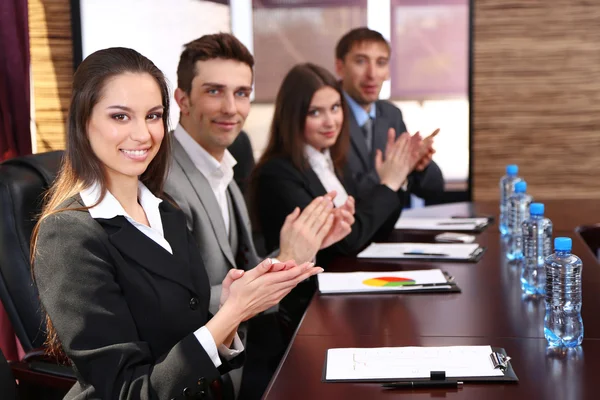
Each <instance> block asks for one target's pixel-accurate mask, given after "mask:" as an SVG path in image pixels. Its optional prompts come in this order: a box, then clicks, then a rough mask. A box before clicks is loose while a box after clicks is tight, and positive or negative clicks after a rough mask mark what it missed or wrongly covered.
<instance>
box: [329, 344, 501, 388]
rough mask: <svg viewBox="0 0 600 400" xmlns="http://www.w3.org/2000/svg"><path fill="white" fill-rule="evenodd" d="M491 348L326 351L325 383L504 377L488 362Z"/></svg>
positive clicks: (388, 348) (396, 348)
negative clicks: (440, 375)
mask: <svg viewBox="0 0 600 400" xmlns="http://www.w3.org/2000/svg"><path fill="white" fill-rule="evenodd" d="M491 353H492V347H491V346H445V347H379V348H363V349H356V348H345V349H329V350H327V365H326V372H325V379H326V380H377V379H410V378H429V377H430V373H431V371H445V372H446V377H448V378H465V377H491V376H503V375H504V374H503V373H502V371H501V370H499V369H495V368H494V365H493V364H492V360H491V358H490V354H491Z"/></svg>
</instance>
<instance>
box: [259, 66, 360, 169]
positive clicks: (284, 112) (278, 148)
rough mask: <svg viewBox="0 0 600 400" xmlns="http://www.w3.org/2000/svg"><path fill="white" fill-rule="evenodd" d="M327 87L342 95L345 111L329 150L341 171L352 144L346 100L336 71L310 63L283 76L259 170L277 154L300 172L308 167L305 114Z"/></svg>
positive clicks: (341, 99) (336, 167)
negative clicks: (335, 74) (338, 130)
mask: <svg viewBox="0 0 600 400" xmlns="http://www.w3.org/2000/svg"><path fill="white" fill-rule="evenodd" d="M324 87H331V88H333V89H335V90H336V91H337V92H338V93H339V94H340V101H341V103H342V110H343V113H344V121H343V123H342V128H341V132H340V135H339V136H338V138H337V140H336V142H335V144H334V145H333V146H331V148H330V149H329V152H330V154H331V159H332V161H333V165H334V167H335V169H336V171H337V172H338V173H340V174H341V172H342V168H343V166H344V164H345V162H346V151H347V150H348V145H349V143H350V131H349V123H348V107H347V104H346V99H345V97H344V95H343V93H342V89H341V88H340V85H339V82H338V81H337V80H336V79H335V77H334V76H333V74H332V73H331V72H329V71H327V70H326V69H325V68H323V67H320V66H318V65H315V64H311V63H305V64H298V65H296V66H295V67H293V68H292V69H291V70H290V71H289V72H288V73H287V75H286V76H285V78H284V79H283V83H282V84H281V87H280V88H279V92H278V93H277V99H276V101H275V112H274V115H273V122H272V123H271V130H270V136H269V142H268V144H267V148H266V149H265V152H264V153H263V155H262V156H261V158H260V160H259V161H258V163H257V165H256V169H255V170H256V171H257V172H258V171H259V170H260V168H261V166H262V165H264V164H265V163H266V162H267V161H269V160H271V159H272V158H276V157H284V158H288V159H289V160H290V161H291V162H292V163H293V164H294V166H295V167H296V168H297V169H299V170H300V171H303V170H305V169H306V168H308V163H307V161H306V159H305V157H304V143H305V140H304V129H305V127H306V117H307V115H308V109H309V107H310V102H311V101H312V98H313V96H314V94H315V93H316V92H317V90H319V89H321V88H324Z"/></svg>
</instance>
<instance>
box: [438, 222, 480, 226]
mask: <svg viewBox="0 0 600 400" xmlns="http://www.w3.org/2000/svg"><path fill="white" fill-rule="evenodd" d="M436 225H440V226H446V225H475V223H474V222H438V223H437V224H436Z"/></svg>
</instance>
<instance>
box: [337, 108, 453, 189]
mask: <svg viewBox="0 0 600 400" xmlns="http://www.w3.org/2000/svg"><path fill="white" fill-rule="evenodd" d="M375 112H376V116H375V124H374V125H373V152H372V153H369V152H368V150H367V144H366V141H365V135H364V133H363V131H362V129H361V127H360V126H358V122H356V118H355V117H354V114H353V113H352V112H349V113H348V114H349V115H350V142H351V146H350V151H349V152H348V161H347V165H348V168H349V170H350V173H351V176H352V178H353V180H354V181H355V182H356V184H357V185H358V188H359V191H361V192H362V191H368V190H370V189H372V188H373V187H374V186H375V185H377V184H379V175H377V171H376V170H375V150H376V149H379V150H381V151H382V152H384V154H385V147H386V144H387V132H388V130H389V129H390V128H394V129H395V130H396V137H398V136H400V135H401V134H402V133H403V132H406V125H405V124H404V121H403V119H402V112H401V111H400V109H398V107H396V106H395V105H393V104H392V103H390V102H389V101H385V100H378V101H376V102H375ZM443 191H444V177H443V176H442V171H441V170H440V167H439V166H438V165H437V164H436V163H435V162H434V161H432V162H431V163H430V164H429V165H428V166H427V168H425V170H424V171H421V172H417V171H414V172H413V173H411V174H410V175H409V176H408V190H407V192H409V193H414V194H416V195H417V196H419V197H421V198H423V199H426V200H427V199H435V198H436V197H437V196H439V195H440V194H441V193H443Z"/></svg>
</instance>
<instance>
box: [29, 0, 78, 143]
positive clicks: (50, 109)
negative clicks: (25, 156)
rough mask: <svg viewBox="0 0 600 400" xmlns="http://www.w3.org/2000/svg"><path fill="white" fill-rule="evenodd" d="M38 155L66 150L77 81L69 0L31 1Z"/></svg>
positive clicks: (30, 29) (31, 38)
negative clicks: (73, 82) (74, 67)
mask: <svg viewBox="0 0 600 400" xmlns="http://www.w3.org/2000/svg"><path fill="white" fill-rule="evenodd" d="M29 37H30V51H31V71H32V76H33V99H34V106H35V123H36V130H37V136H36V138H37V152H38V153H41V152H45V151H50V150H59V149H63V148H64V146H65V129H66V118H67V111H68V107H69V100H70V97H71V82H72V79H73V43H72V38H71V8H70V3H69V0H29Z"/></svg>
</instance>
